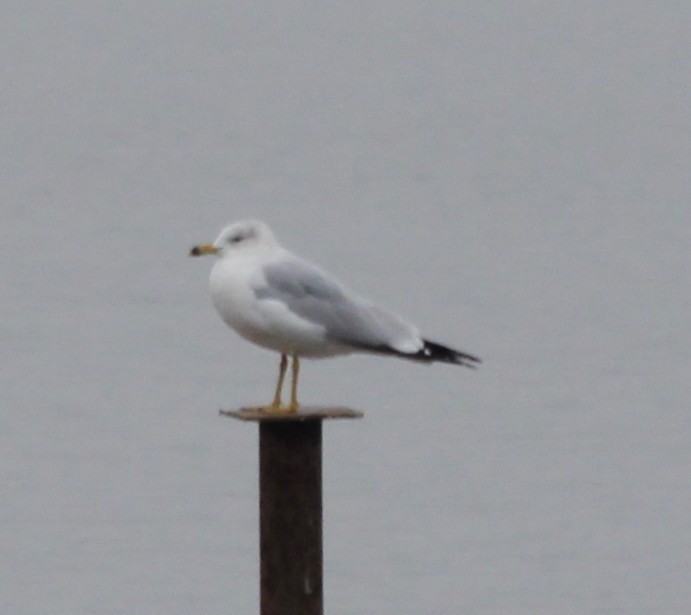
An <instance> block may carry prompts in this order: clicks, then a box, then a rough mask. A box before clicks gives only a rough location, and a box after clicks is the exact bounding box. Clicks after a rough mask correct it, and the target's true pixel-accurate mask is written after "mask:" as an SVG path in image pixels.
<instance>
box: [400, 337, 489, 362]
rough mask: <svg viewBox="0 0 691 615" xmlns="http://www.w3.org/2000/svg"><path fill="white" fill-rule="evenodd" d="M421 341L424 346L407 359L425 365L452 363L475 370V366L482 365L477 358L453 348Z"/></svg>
mask: <svg viewBox="0 0 691 615" xmlns="http://www.w3.org/2000/svg"><path fill="white" fill-rule="evenodd" d="M422 341H423V343H424V344H425V345H424V346H423V347H422V348H421V349H420V350H418V351H417V352H416V353H415V354H411V355H407V356H408V357H409V358H411V359H413V360H417V361H423V362H425V363H434V362H440V363H453V364H454V365H463V366H464V367H470V368H471V369H476V368H477V366H478V365H479V364H480V363H482V361H481V360H480V359H479V358H478V357H475V356H473V355H472V354H468V353H466V352H461V351H460V350H454V349H453V348H449V347H448V346H443V345H442V344H437V343H436V342H431V341H430V340H422Z"/></svg>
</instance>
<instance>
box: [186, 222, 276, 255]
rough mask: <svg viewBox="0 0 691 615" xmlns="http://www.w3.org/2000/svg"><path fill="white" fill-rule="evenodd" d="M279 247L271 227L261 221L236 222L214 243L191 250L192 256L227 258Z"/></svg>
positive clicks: (224, 230) (223, 231)
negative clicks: (211, 255)
mask: <svg viewBox="0 0 691 615" xmlns="http://www.w3.org/2000/svg"><path fill="white" fill-rule="evenodd" d="M276 245H278V244H277V242H276V238H275V237H274V234H273V232H272V231H271V229H270V228H269V226H268V225H267V224H266V223H264V222H261V221H259V220H245V221H243V222H235V223H234V224H231V225H230V226H227V227H226V228H224V229H223V230H222V231H221V234H220V235H219V236H218V238H217V239H216V241H214V242H213V243H203V244H200V245H197V246H194V247H193V248H192V249H191V250H190V256H204V255H206V254H214V255H216V256H220V257H225V256H231V255H233V254H240V253H243V252H244V253H248V252H250V251H257V250H264V249H266V248H269V247H272V246H276Z"/></svg>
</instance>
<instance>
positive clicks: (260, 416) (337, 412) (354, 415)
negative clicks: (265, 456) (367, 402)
mask: <svg viewBox="0 0 691 615" xmlns="http://www.w3.org/2000/svg"><path fill="white" fill-rule="evenodd" d="M219 414H220V415H221V416H227V417H230V418H233V419H240V420H241V421H254V422H263V421H287V422H290V421H297V422H303V421H324V420H329V419H361V418H362V417H363V416H364V415H363V413H362V412H359V411H357V410H351V409H350V408H343V407H341V406H333V407H321V406H300V407H299V408H298V409H297V410H296V411H295V412H271V411H267V410H265V409H264V408H240V410H219Z"/></svg>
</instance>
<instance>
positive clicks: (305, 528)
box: [221, 408, 362, 615]
mask: <svg viewBox="0 0 691 615" xmlns="http://www.w3.org/2000/svg"><path fill="white" fill-rule="evenodd" d="M221 414H223V415H226V416H230V417H233V418H239V419H242V420H245V421H257V422H259V551H260V558H261V561H260V588H261V615H322V614H323V612H324V598H323V596H324V593H323V581H322V572H323V554H322V421H323V420H325V419H334V418H360V417H361V416H362V413H360V412H356V411H354V410H349V409H347V408H301V409H300V410H299V411H298V412H296V413H291V414H275V413H274V414H271V413H267V412H264V411H261V410H257V409H244V410H240V411H238V412H232V411H221Z"/></svg>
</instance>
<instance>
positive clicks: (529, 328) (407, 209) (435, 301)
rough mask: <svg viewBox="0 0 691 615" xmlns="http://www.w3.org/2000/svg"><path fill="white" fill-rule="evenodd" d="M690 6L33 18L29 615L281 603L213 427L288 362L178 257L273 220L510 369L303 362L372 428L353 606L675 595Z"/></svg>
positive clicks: (1, 463) (467, 608)
mask: <svg viewBox="0 0 691 615" xmlns="http://www.w3.org/2000/svg"><path fill="white" fill-rule="evenodd" d="M689 12H690V8H689V5H687V4H685V3H681V2H657V3H643V2H627V3H619V2H606V3H602V2H579V3H554V2H545V1H538V2H532V3H527V4H526V3H518V2H493V3H489V4H488V3H485V4H478V3H476V2H473V3H471V2H435V3H410V2H407V3H399V2H379V3H375V4H374V5H372V4H371V3H370V4H363V3H357V4H353V5H348V6H325V5H323V4H320V3H294V2H267V3H262V4H257V3H249V2H247V3H245V2H242V3H238V2H234V3H231V4H230V5H229V4H228V3H221V2H206V3H195V4H194V5H192V4H190V3H187V2H185V3H183V2H165V3H163V2H148V3H141V2H136V3H135V2H119V3H115V4H113V3H93V2H70V3H55V2H31V3H19V2H10V3H6V4H5V7H4V9H3V17H2V19H1V20H0V67H1V69H2V82H3V88H2V93H1V94H0V101H1V104H0V135H1V138H2V143H3V145H4V146H3V148H2V154H1V156H2V164H1V165H0V204H1V207H2V213H3V218H2V219H3V224H2V225H1V227H2V229H1V231H0V233H1V234H2V239H3V241H2V242H1V244H0V252H1V254H0V256H1V258H0V280H1V281H2V287H3V299H2V311H3V318H2V321H1V322H2V324H1V325H0V336H1V339H2V347H3V356H4V357H5V360H4V361H3V368H2V370H1V372H0V383H1V386H2V390H3V399H4V400H5V406H4V407H5V411H4V412H3V413H0V499H1V500H2V501H3V506H2V508H1V509H0V554H1V555H0V563H1V564H2V565H0V569H1V570H2V571H3V572H1V573H0V611H2V612H11V613H17V614H32V615H33V614H35V613H39V612H49V611H50V612H54V613H70V614H77V613H94V614H95V613H98V614H106V613H109V614H110V613H160V612H166V613H170V614H174V613H181V614H182V613H190V612H200V613H207V614H214V613H226V612H229V611H230V612H237V613H245V612H253V611H256V610H257V602H256V600H257V598H256V591H255V588H256V583H257V572H256V566H257V553H256V484H255V481H256V459H255V455H256V442H255V435H254V433H253V431H252V429H250V428H247V429H246V428H245V427H243V426H242V425H240V426H236V425H229V424H226V423H224V422H223V421H222V420H221V419H220V418H218V417H217V415H216V410H217V409H218V408H219V407H239V406H241V405H244V404H252V403H255V404H256V403H262V402H264V401H268V398H269V397H270V395H271V387H272V384H273V378H274V376H275V370H276V367H277V359H276V357H274V356H272V355H271V354H269V353H266V352H264V351H262V350H259V349H255V348H253V347H251V346H249V345H248V344H246V343H245V342H243V341H242V340H240V339H239V338H237V337H236V336H234V335H233V334H232V332H230V331H228V330H226V329H225V327H224V326H223V325H222V323H220V321H219V320H218V319H217V317H216V315H215V314H214V312H213V309H212V308H211V306H210V300H209V297H208V291H207V275H208V265H209V263H208V262H206V263H202V262H196V261H191V260H188V259H187V258H186V252H187V249H188V248H189V247H190V246H191V245H192V244H194V243H198V242H200V241H205V240H212V239H214V238H215V236H216V235H217V233H218V231H219V230H220V229H221V228H222V227H223V226H224V225H225V224H226V223H228V222H231V221H233V220H236V219H241V218H245V217H256V218H263V219H265V220H266V221H267V222H269V223H270V224H271V226H272V227H273V228H274V230H275V231H276V234H277V235H278V237H279V239H280V240H281V241H282V242H283V243H285V244H286V245H287V246H289V247H290V248H292V249H293V250H294V251H296V252H298V253H300V254H302V255H304V256H306V257H308V258H310V259H312V260H315V261H316V262H319V263H320V264H321V265H322V266H324V267H326V268H327V269H329V270H331V271H333V272H334V273H336V274H337V275H338V276H339V277H341V278H342V279H343V280H344V281H345V282H346V283H347V284H348V285H349V286H351V287H352V288H354V289H355V290H357V291H358V292H361V293H363V294H365V295H368V296H370V297H371V298H373V299H375V300H377V301H378V302H380V303H382V304H383V305H385V306H387V307H390V308H391V309H393V310H394V311H396V312H398V313H400V314H402V315H404V316H405V317H406V318H409V319H410V320H412V321H413V322H416V323H417V324H418V325H419V327H420V328H421V329H422V331H423V332H424V333H425V334H426V335H428V336H429V337H431V338H433V339H438V340H439V341H443V342H447V343H449V344H451V345H457V346H458V347H460V348H462V349H464V350H468V351H469V352H472V353H476V354H478V355H479V356H481V357H483V359H485V364H484V366H483V369H482V370H480V371H478V372H477V373H466V372H461V371H460V370H454V369H452V368H445V367H436V368H430V369H425V368H421V367H419V366H415V365H409V364H407V363H404V362H397V361H393V360H390V361H384V360H383V359H372V358H358V359H343V360H334V361H325V362H318V363H317V362H315V363H311V362H310V363H307V364H306V365H305V366H304V369H303V377H304V380H303V383H302V384H303V386H302V392H303V395H304V397H305V400H306V401H308V402H310V403H324V404H345V405H349V406H353V407H356V408H359V409H362V410H364V411H365V412H366V418H365V420H363V421H360V422H359V424H357V425H341V426H336V427H333V428H329V430H328V432H327V435H326V441H325V443H326V447H327V448H326V459H325V464H326V466H325V470H326V486H325V489H326V498H327V499H326V504H325V505H326V513H327V519H326V573H327V574H326V604H327V609H328V610H329V612H331V613H343V614H347V613H364V612H372V613H382V614H385V613H392V614H393V613H396V614H397V615H401V614H407V613H410V614H411V615H412V614H413V613H415V614H418V613H423V612H424V613H431V614H440V615H442V614H444V615H445V614H447V613H448V614H449V615H451V614H454V613H458V612H473V613H507V612H510V613H512V614H515V613H531V614H534V613H555V612H560V613H571V612H572V613H603V612H605V613H615V612H621V613H627V614H629V613H641V614H644V613H645V614H647V613H670V614H671V613H675V614H676V613H679V612H681V611H682V610H683V608H684V607H685V606H686V605H688V604H689V603H690V602H691V590H689V585H688V573H689V568H690V567H691V566H690V564H691V561H690V556H689V553H691V549H690V547H691V522H690V521H689V519H688V515H687V514H686V512H687V511H688V508H689V505H690V504H691V495H690V494H689V487H688V485H689V475H690V471H691V456H690V455H689V451H688V442H689V441H690V440H691V433H690V431H689V421H688V400H689V398H690V397H691V384H689V383H690V382H691V378H690V375H691V357H690V355H689V348H690V347H691V345H690V344H689V342H690V341H691V335H690V334H689V319H688V306H689V305H690V303H691V284H690V283H689V276H688V273H687V268H688V263H689V262H690V260H691V259H690V257H691V250H690V248H689V246H690V245H691V241H690V240H691V237H690V235H691V209H690V207H689V202H690V201H691V184H690V183H689V181H688V169H689V168H691V155H690V154H691V152H690V146H689V143H690V139H689V136H690V132H691V130H690V128H691V126H690V121H689V108H690V102H691V101H690V98H691V96H690V94H691V85H690V81H689V78H688V76H689V74H691V49H690V43H689V40H690V39H689V35H688V34H689V32H688V24H689V23H690V20H689V18H690V17H691V15H689ZM393 502H395V504H392V503H393ZM3 560H4V561H3Z"/></svg>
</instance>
